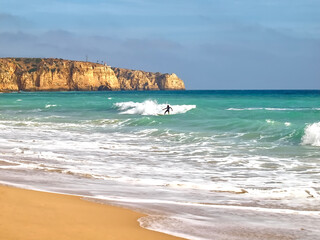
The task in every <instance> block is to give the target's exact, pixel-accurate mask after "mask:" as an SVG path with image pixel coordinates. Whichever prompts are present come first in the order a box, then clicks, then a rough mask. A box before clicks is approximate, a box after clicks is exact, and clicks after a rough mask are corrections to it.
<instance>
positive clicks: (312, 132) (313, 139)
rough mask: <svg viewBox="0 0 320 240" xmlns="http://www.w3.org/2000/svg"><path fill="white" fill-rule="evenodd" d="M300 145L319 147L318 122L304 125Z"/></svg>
mask: <svg viewBox="0 0 320 240" xmlns="http://www.w3.org/2000/svg"><path fill="white" fill-rule="evenodd" d="M302 145H311V146H317V147H320V122H317V123H313V124H309V125H307V126H306V128H305V129H304V135H303V137H302Z"/></svg>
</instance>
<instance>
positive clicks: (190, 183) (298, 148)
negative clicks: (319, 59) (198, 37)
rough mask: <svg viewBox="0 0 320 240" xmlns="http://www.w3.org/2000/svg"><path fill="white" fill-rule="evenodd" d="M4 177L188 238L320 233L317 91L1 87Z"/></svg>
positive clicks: (0, 152)
mask: <svg viewBox="0 0 320 240" xmlns="http://www.w3.org/2000/svg"><path fill="white" fill-rule="evenodd" d="M167 104H169V105H170V106H171V107H172V109H173V111H171V113H170V114H169V115H163V112H164V110H163V109H164V108H165V107H166V105H167ZM0 182H1V183H4V184H10V185H15V186H20V187H23V188H30V189H37V190H42V191H50V192H60V193H69V194H76V195H81V196H84V197H87V198H88V199H91V200H94V201H104V202H107V203H109V204H110V203H111V204H115V205H122V206H126V207H129V208H133V209H137V210H140V211H142V212H145V213H147V214H149V217H145V218H142V219H140V220H139V221H140V224H141V226H143V227H146V228H149V229H154V230H158V231H162V232H166V233H170V234H174V235H177V236H182V237H186V238H189V239H207V240H209V239H218V240H220V239H228V240H230V239H320V230H319V226H320V91H155V92H143V91H142V92H22V93H3V94H0Z"/></svg>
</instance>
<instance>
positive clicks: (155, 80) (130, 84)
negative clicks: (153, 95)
mask: <svg viewBox="0 0 320 240" xmlns="http://www.w3.org/2000/svg"><path fill="white" fill-rule="evenodd" d="M112 69H113V71H114V72H115V74H116V76H117V78H118V80H119V82H120V86H121V89H123V90H184V89H185V86H184V82H183V81H182V80H181V79H180V78H178V76H177V75H176V74H174V73H173V74H162V73H159V72H158V73H150V72H144V71H138V70H128V69H123V68H112Z"/></svg>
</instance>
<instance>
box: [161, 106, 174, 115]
mask: <svg viewBox="0 0 320 240" xmlns="http://www.w3.org/2000/svg"><path fill="white" fill-rule="evenodd" d="M170 108H171V110H172V111H173V109H172V107H170V106H169V105H167V107H166V108H165V109H166V111H165V112H164V114H166V113H168V114H170ZM163 110H164V109H163Z"/></svg>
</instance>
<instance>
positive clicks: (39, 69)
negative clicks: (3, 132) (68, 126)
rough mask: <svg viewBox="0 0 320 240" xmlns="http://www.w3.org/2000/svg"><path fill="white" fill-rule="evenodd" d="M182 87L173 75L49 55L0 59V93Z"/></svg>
mask: <svg viewBox="0 0 320 240" xmlns="http://www.w3.org/2000/svg"><path fill="white" fill-rule="evenodd" d="M184 89H185V86H184V83H183V81H182V80H181V79H179V78H178V77H177V75H175V74H162V73H151V72H144V71H137V70H128V69H122V68H111V67H109V66H105V65H102V64H98V63H91V62H80V61H70V60H63V59H52V58H48V59H41V58H1V59H0V91H1V92H11V91H20V90H22V91H97V90H111V91H115V90H184Z"/></svg>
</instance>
